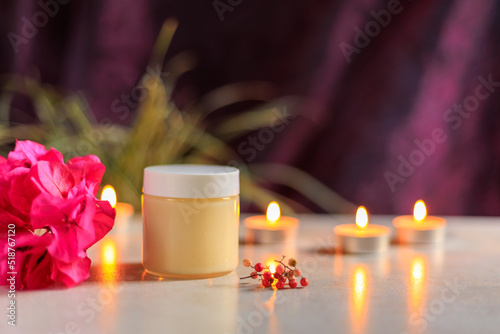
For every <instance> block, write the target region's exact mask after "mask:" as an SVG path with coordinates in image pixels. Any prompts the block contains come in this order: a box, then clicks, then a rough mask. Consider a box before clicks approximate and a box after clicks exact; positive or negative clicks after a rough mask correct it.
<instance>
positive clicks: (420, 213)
mask: <svg viewBox="0 0 500 334" xmlns="http://www.w3.org/2000/svg"><path fill="white" fill-rule="evenodd" d="M425 217H427V209H426V208H425V203H424V201H422V200H418V201H417V202H416V203H415V207H414V208H413V218H414V219H415V220H416V221H419V222H421V221H422V220H424V219H425Z"/></svg>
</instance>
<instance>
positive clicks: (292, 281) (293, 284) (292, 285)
mask: <svg viewBox="0 0 500 334" xmlns="http://www.w3.org/2000/svg"><path fill="white" fill-rule="evenodd" d="M288 285H290V287H291V288H292V289H295V288H296V287H297V281H296V280H294V279H291V280H290V282H288Z"/></svg>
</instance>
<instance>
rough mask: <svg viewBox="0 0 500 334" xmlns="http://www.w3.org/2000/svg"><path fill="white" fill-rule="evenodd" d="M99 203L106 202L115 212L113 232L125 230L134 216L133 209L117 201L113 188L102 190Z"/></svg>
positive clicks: (107, 187) (108, 187) (106, 187)
mask: <svg viewBox="0 0 500 334" xmlns="http://www.w3.org/2000/svg"><path fill="white" fill-rule="evenodd" d="M101 201H108V202H109V204H111V206H112V207H113V208H115V210H116V218H115V225H114V226H113V229H114V230H120V231H122V230H123V229H125V228H126V226H127V224H128V223H129V222H130V221H131V219H132V216H133V215H134V207H133V206H132V205H130V204H128V203H121V202H118V201H117V198H116V191H115V189H114V188H113V186H110V185H107V186H105V187H104V188H103V189H102V193H101Z"/></svg>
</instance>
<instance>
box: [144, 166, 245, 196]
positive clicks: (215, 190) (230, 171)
mask: <svg viewBox="0 0 500 334" xmlns="http://www.w3.org/2000/svg"><path fill="white" fill-rule="evenodd" d="M239 193H240V171H239V170H238V169H237V168H234V167H229V166H214V165H161V166H150V167H146V168H145V169H144V194H147V195H153V196H160V197H172V198H220V197H227V196H234V195H238V194H239Z"/></svg>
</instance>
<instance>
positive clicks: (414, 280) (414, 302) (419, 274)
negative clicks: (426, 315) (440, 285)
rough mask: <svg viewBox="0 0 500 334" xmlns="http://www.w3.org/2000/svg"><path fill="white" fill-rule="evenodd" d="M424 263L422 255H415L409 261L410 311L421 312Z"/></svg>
mask: <svg viewBox="0 0 500 334" xmlns="http://www.w3.org/2000/svg"><path fill="white" fill-rule="evenodd" d="M426 274H427V273H426V264H425V260H424V258H423V257H422V256H420V255H417V256H415V257H414V258H413V260H412V262H411V274H410V298H409V302H410V313H421V311H422V307H423V304H424V297H425V291H424V290H425V280H426Z"/></svg>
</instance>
